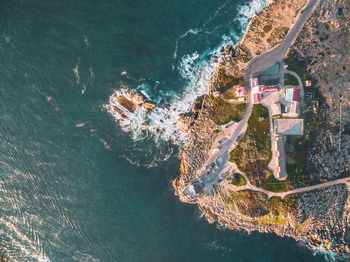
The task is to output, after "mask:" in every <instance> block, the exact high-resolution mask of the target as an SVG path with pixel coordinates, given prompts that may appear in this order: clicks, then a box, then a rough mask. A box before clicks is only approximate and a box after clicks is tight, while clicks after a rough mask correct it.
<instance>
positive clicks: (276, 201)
mask: <svg viewBox="0 0 350 262" xmlns="http://www.w3.org/2000/svg"><path fill="white" fill-rule="evenodd" d="M297 200H298V196H297V195H291V196H287V197H285V198H284V199H283V200H282V199H280V198H278V197H272V198H271V199H270V200H269V201H268V202H267V203H266V207H265V208H266V209H267V210H268V211H269V213H268V214H266V215H264V216H263V217H261V218H260V219H259V220H258V223H259V224H261V225H265V226H284V225H285V224H286V223H287V221H288V213H291V212H295V209H296V207H297V203H298V201H297Z"/></svg>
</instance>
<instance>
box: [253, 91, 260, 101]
mask: <svg viewBox="0 0 350 262" xmlns="http://www.w3.org/2000/svg"><path fill="white" fill-rule="evenodd" d="M259 102H260V95H259V94H258V93H255V94H254V103H259Z"/></svg>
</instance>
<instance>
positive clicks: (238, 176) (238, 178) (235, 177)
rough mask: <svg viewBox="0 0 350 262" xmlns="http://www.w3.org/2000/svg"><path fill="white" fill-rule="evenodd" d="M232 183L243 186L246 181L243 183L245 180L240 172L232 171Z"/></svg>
mask: <svg viewBox="0 0 350 262" xmlns="http://www.w3.org/2000/svg"><path fill="white" fill-rule="evenodd" d="M232 184H233V185H234V186H244V185H245V184H246V183H245V180H244V178H243V176H242V175H241V174H238V173H234V174H233V179H232Z"/></svg>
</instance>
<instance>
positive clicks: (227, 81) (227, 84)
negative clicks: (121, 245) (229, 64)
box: [214, 68, 244, 92]
mask: <svg viewBox="0 0 350 262" xmlns="http://www.w3.org/2000/svg"><path fill="white" fill-rule="evenodd" d="M235 85H239V86H243V85H244V77H243V76H242V77H239V78H236V77H234V76H231V75H227V74H226V72H225V69H223V68H220V69H219V72H218V77H217V79H216V81H215V84H214V89H215V90H218V91H221V92H225V91H226V90H228V89H230V88H232V87H233V86H235Z"/></svg>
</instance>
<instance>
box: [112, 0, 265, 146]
mask: <svg viewBox="0 0 350 262" xmlns="http://www.w3.org/2000/svg"><path fill="white" fill-rule="evenodd" d="M225 5H226V2H225V3H224V4H223V5H222V6H220V7H219V8H218V9H217V10H216V12H215V13H214V15H213V17H211V18H210V19H209V21H212V20H214V18H215V17H216V16H217V15H218V13H219V12H220V11H221V9H222V8H223V7H225ZM265 5H266V0H253V1H251V2H249V3H247V4H246V5H243V6H241V7H239V9H238V16H237V17H236V18H235V19H234V22H236V23H239V24H240V31H238V32H237V30H234V29H233V28H232V29H231V30H230V32H229V33H228V34H225V35H223V36H222V39H221V42H220V43H219V44H218V45H217V46H216V47H215V48H213V49H207V50H205V51H204V52H202V53H198V52H194V53H192V54H187V55H184V56H182V57H181V59H180V62H179V63H178V65H177V66H175V69H176V70H177V71H178V73H179V74H180V75H181V76H182V77H183V78H184V79H186V82H187V85H186V87H185V88H184V89H183V90H182V92H180V93H175V92H173V91H169V92H163V93H161V92H160V96H158V97H157V98H156V99H153V101H155V102H157V104H158V105H157V107H156V108H155V109H154V110H153V111H152V112H150V113H148V112H147V110H145V109H144V108H143V107H141V108H139V109H137V110H136V111H135V112H134V113H130V112H127V111H126V110H125V111H124V114H125V115H126V116H127V117H126V118H123V117H121V116H120V115H119V114H118V113H116V112H114V111H113V109H112V108H111V106H109V105H108V106H107V110H108V112H110V113H111V114H112V115H113V117H114V118H115V119H116V120H117V121H118V123H119V125H120V127H121V128H122V130H123V131H125V132H131V134H132V137H133V139H136V140H139V139H143V138H145V137H149V136H152V137H154V138H155V139H156V140H157V141H158V140H159V139H162V140H165V141H172V142H174V143H175V144H181V143H182V142H183V141H184V140H185V139H186V136H185V134H183V133H182V132H181V131H180V130H179V127H178V124H177V123H178V120H179V118H180V116H179V115H180V114H182V113H186V112H188V111H189V110H190V109H191V106H192V105H193V102H194V101H195V99H196V98H197V97H199V96H201V95H203V94H205V93H207V92H208V90H209V80H210V77H211V75H212V73H213V71H214V68H215V66H216V64H215V63H212V62H211V61H210V59H209V57H213V56H220V50H221V49H222V47H224V46H226V45H229V44H230V45H233V46H235V44H236V43H237V42H238V41H239V39H240V38H241V37H242V36H243V33H244V31H245V29H246V27H247V25H248V23H249V19H250V18H251V17H253V15H254V14H255V13H257V12H259V11H260V10H261V9H262V8H263V7H264V6H265ZM205 25H206V24H204V25H203V26H205ZM203 26H202V28H199V29H189V30H188V31H187V32H185V33H184V34H182V35H181V36H180V37H179V39H178V40H177V41H176V45H175V52H174V59H175V58H176V57H177V51H178V44H179V40H181V39H183V38H185V37H186V36H187V35H188V34H197V33H198V32H199V31H201V30H202V29H203ZM122 75H127V72H123V73H122ZM153 82H154V83H153V85H155V86H157V85H159V84H160V83H159V82H158V81H153ZM126 89H128V88H127V87H126V86H121V89H120V90H117V91H116V93H117V94H118V93H122V92H124V91H126ZM136 90H137V91H139V92H141V93H142V94H143V95H145V96H146V97H147V98H148V99H151V95H150V93H151V92H150V91H151V90H152V86H150V84H149V83H147V82H143V83H142V84H140V85H139V86H138V87H137V88H136ZM164 101H169V102H166V103H164ZM109 102H110V105H113V106H117V107H118V101H117V99H116V97H115V96H111V97H110V101H109ZM119 108H120V107H119ZM145 122H147V125H146V124H145ZM145 131H146V132H145ZM145 133H147V134H145ZM141 134H142V135H141Z"/></svg>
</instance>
